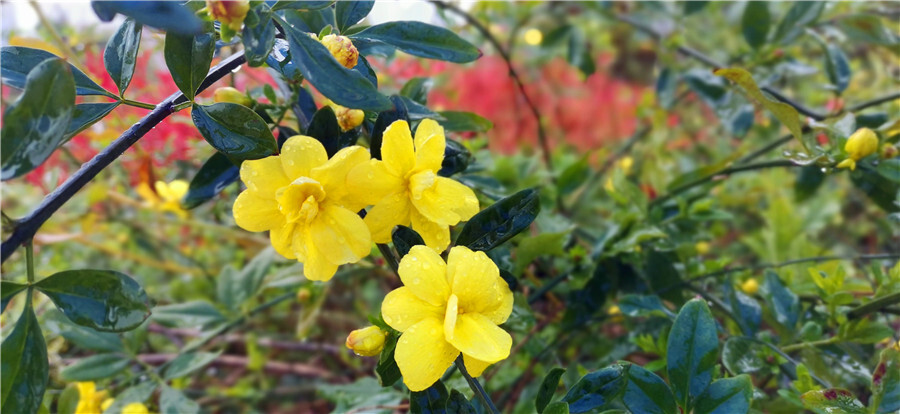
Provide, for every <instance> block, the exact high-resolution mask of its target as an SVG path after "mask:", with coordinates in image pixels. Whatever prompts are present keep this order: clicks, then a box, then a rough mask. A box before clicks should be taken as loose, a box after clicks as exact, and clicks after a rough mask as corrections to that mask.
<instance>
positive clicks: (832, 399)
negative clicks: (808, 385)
mask: <svg viewBox="0 0 900 414" xmlns="http://www.w3.org/2000/svg"><path fill="white" fill-rule="evenodd" d="M800 399H801V400H802V401H803V406H804V407H806V408H809V409H812V410H822V411H824V412H826V413H841V414H866V408H865V406H863V405H862V403H861V402H859V400H857V399H856V397H854V396H853V394H852V393H851V392H850V391H847V390H844V389H840V388H829V389H827V390H817V391H809V392H807V393H804V394H803V395H801V396H800Z"/></svg>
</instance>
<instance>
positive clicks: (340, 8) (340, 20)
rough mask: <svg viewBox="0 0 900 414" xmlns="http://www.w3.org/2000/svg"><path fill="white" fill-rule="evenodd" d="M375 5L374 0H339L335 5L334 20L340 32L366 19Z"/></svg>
mask: <svg viewBox="0 0 900 414" xmlns="http://www.w3.org/2000/svg"><path fill="white" fill-rule="evenodd" d="M374 6H375V2H374V1H349V0H344V1H339V2H337V4H335V7H334V20H335V23H337V29H338V31H339V32H341V33H344V31H345V30H347V29H348V28H350V26H353V25H354V24H357V23H359V22H360V21H361V20H362V19H365V18H366V16H368V15H369V12H370V11H372V7H374Z"/></svg>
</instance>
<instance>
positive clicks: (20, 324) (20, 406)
mask: <svg viewBox="0 0 900 414" xmlns="http://www.w3.org/2000/svg"><path fill="white" fill-rule="evenodd" d="M0 372H2V378H3V381H0V397H2V400H0V407H2V408H0V413H2V414H20V413H34V412H37V411H38V408H39V407H40V406H41V401H42V400H43V398H44V391H45V390H46V389H47V381H48V380H49V375H50V366H49V363H48V361H47V344H46V343H45V342H44V335H43V334H42V333H41V328H40V326H39V325H38V321H37V317H36V316H35V315H34V311H33V310H32V308H31V299H30V298H29V299H28V300H27V301H26V304H25V311H24V312H22V315H21V316H20V317H19V320H18V321H17V322H16V325H15V327H14V328H13V329H12V332H10V333H9V335H8V336H7V337H6V338H5V339H4V340H3V344H2V345H0Z"/></svg>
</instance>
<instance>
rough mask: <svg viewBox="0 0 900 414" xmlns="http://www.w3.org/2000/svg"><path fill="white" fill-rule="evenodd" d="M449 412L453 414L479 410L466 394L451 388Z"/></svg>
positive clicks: (471, 413)
mask: <svg viewBox="0 0 900 414" xmlns="http://www.w3.org/2000/svg"><path fill="white" fill-rule="evenodd" d="M447 412H448V413H451V414H476V413H478V411H477V410H476V408H475V407H474V406H473V405H472V403H470V402H469V400H467V399H466V396H465V395H463V394H462V393H461V392H459V391H457V390H450V399H449V400H447Z"/></svg>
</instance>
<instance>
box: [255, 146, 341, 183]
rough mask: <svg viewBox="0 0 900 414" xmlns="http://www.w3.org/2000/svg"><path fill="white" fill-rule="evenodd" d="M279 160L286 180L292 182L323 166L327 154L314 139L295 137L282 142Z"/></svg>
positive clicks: (326, 159)
mask: <svg viewBox="0 0 900 414" xmlns="http://www.w3.org/2000/svg"><path fill="white" fill-rule="evenodd" d="M280 160H281V165H282V168H283V169H284V172H285V174H286V175H287V178H288V179H290V180H291V181H293V180H295V179H297V177H308V176H309V172H310V171H311V170H312V169H313V168H316V167H318V166H321V165H322V164H325V162H326V161H328V153H327V152H325V147H323V146H322V143H321V142H319V141H318V140H316V139H315V138H313V137H308V136H305V135H295V136H292V137H290V138H288V139H287V141H285V142H284V145H283V146H282V147H281V158H280ZM245 163H246V161H245Z"/></svg>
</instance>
